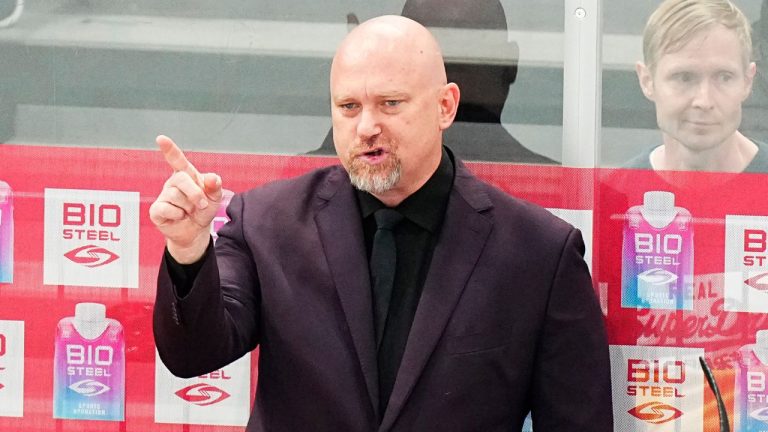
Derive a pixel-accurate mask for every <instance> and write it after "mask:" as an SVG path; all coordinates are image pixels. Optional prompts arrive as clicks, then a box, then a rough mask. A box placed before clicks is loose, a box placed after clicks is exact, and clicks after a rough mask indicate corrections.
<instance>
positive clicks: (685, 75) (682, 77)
mask: <svg viewBox="0 0 768 432" xmlns="http://www.w3.org/2000/svg"><path fill="white" fill-rule="evenodd" d="M672 78H673V79H674V80H675V81H679V82H684V83H687V82H691V81H693V74H692V73H690V72H680V73H677V74H675V75H674V76H673V77H672Z"/></svg>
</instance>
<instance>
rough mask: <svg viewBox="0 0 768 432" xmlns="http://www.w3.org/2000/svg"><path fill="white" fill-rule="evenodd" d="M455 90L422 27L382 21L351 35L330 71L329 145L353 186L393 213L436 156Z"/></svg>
mask: <svg viewBox="0 0 768 432" xmlns="http://www.w3.org/2000/svg"><path fill="white" fill-rule="evenodd" d="M458 105H459V88H458V87H457V86H456V84H453V83H447V82H446V78H445V66H444V65H443V56H442V54H441V53H440V47H439V46H438V44H437V41H436V40H435V38H434V37H432V34H431V33H429V31H428V30H427V29H426V28H424V27H423V26H422V25H421V24H419V23H417V22H416V21H413V20H411V19H409V18H404V17H401V16H383V17H378V18H374V19H372V20H369V21H366V22H364V23H363V24H361V25H360V26H358V27H357V28H355V29H354V30H352V31H351V32H350V33H349V35H347V37H346V39H344V41H343V42H342V43H341V45H340V46H339V49H338V51H337V52H336V56H335V57H334V58H333V65H332V66H331V121H332V122H333V142H334V145H335V147H336V153H337V154H338V155H339V158H340V160H341V163H342V165H343V166H344V167H345V168H346V169H347V171H348V172H349V176H350V180H351V181H352V184H353V185H354V186H355V187H356V188H358V189H360V190H364V191H367V192H370V193H372V194H374V195H375V196H376V197H377V198H378V199H379V200H380V201H381V202H383V203H384V204H386V205H387V206H395V205H397V204H399V203H400V202H401V201H402V200H403V199H405V198H406V197H408V196H409V195H411V194H412V193H413V192H415V191H416V190H418V189H419V188H420V187H421V186H422V185H423V184H424V183H425V182H426V181H427V180H428V179H429V178H430V176H431V175H432V173H434V172H435V170H436V169H437V166H438V164H439V163H440V159H441V157H442V133H443V130H444V129H445V128H447V127H449V126H450V125H451V123H453V119H454V117H455V116H456V109H457V107H458Z"/></svg>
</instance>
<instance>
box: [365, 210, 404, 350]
mask: <svg viewBox="0 0 768 432" xmlns="http://www.w3.org/2000/svg"><path fill="white" fill-rule="evenodd" d="M373 217H374V219H376V234H375V235H374V236H373V248H372V249H371V262H370V270H371V281H372V285H373V319H374V323H373V324H374V329H375V331H376V349H377V350H378V348H379V347H380V346H381V339H382V336H383V335H384V327H385V326H386V323H387V314H388V312H389V300H390V299H391V297H392V286H393V285H394V283H395V269H396V268H397V245H396V244H395V233H394V232H393V231H392V230H393V229H394V228H395V226H396V225H397V224H398V223H400V221H402V220H403V215H401V214H400V213H398V212H397V211H396V210H392V209H389V208H381V209H379V210H376V212H375V213H374V214H373Z"/></svg>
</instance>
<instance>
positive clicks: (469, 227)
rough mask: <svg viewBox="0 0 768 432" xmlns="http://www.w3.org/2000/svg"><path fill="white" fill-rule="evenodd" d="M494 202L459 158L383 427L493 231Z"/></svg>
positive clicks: (404, 396) (421, 365) (409, 387)
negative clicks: (486, 212) (488, 213)
mask: <svg viewBox="0 0 768 432" xmlns="http://www.w3.org/2000/svg"><path fill="white" fill-rule="evenodd" d="M491 206H492V204H491V201H490V198H489V197H488V196H487V194H486V193H485V191H484V190H483V188H482V187H481V183H480V181H479V180H477V179H476V178H475V177H474V176H472V175H471V174H470V173H469V171H468V170H467V169H466V168H465V167H464V165H463V164H461V163H460V162H457V164H456V179H455V183H454V186H453V190H452V192H451V197H450V199H449V201H448V208H447V209H446V214H445V220H444V222H443V227H442V232H441V233H440V239H439V240H438V244H437V246H436V247H435V252H434V255H433V257H432V262H431V264H430V268H429V273H428V274H427V279H426V281H425V283H424V289H423V290H422V294H421V299H420V300H419V305H418V307H417V309H416V316H415V317H414V318H413V324H412V325H411V331H410V334H409V336H408V342H407V344H406V348H405V352H404V353H403V359H402V361H401V363H400V369H399V371H398V375H397V379H396V380H395V386H394V388H393V389H392V396H391V397H390V400H389V405H388V406H387V410H386V412H385V413H384V419H383V421H382V424H381V427H380V429H379V430H380V431H385V430H388V429H389V428H391V427H392V426H393V425H394V422H395V420H396V419H397V416H398V415H399V414H400V411H401V410H402V408H403V406H404V405H405V402H406V401H407V399H408V397H409V395H410V394H411V390H413V386H414V385H415V384H416V381H417V380H418V378H419V376H420V375H421V373H422V371H423V370H424V367H425V365H426V364H427V361H428V360H429V357H430V355H431V354H432V352H433V351H434V349H435V346H436V345H437V342H438V341H439V340H440V337H441V336H442V334H443V330H444V329H445V326H446V325H447V323H448V320H449V318H450V316H451V313H452V312H453V309H454V308H455V306H456V303H457V302H458V300H459V297H460V296H461V293H462V291H463V290H464V286H465V285H466V283H467V280H468V279H469V276H470V274H471V273H472V271H473V269H474V268H475V265H476V263H477V260H478V259H479V257H480V253H481V252H482V250H483V247H484V246H485V243H486V240H487V239H488V235H489V234H490V232H491V228H492V222H491V220H490V218H489V217H487V216H485V215H483V214H482V213H481V212H482V211H484V210H486V209H488V208H490V207H491Z"/></svg>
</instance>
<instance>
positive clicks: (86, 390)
mask: <svg viewBox="0 0 768 432" xmlns="http://www.w3.org/2000/svg"><path fill="white" fill-rule="evenodd" d="M69 389H70V390H72V391H74V392H75V393H79V394H81V395H83V396H87V397H93V396H98V395H100V394H102V393H106V392H108V391H109V390H110V388H109V386H108V385H106V384H104V383H101V382H99V381H96V380H92V379H90V378H87V379H84V380H80V381H77V382H75V383H72V384H71V385H70V386H69Z"/></svg>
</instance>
